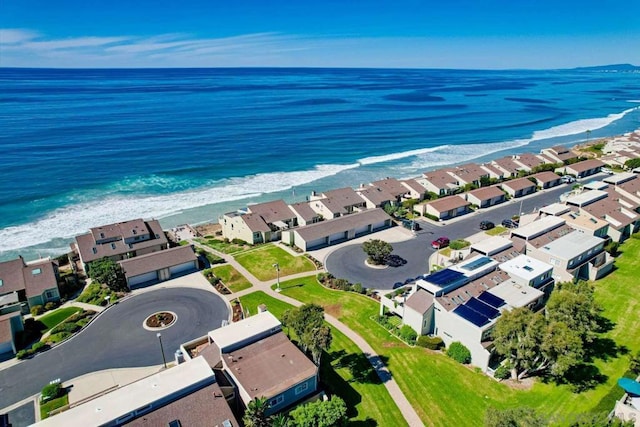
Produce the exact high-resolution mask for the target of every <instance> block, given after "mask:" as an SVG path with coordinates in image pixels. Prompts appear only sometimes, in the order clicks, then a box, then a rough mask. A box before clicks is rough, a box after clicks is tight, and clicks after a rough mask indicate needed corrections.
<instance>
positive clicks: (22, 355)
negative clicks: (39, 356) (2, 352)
mask: <svg viewBox="0 0 640 427" xmlns="http://www.w3.org/2000/svg"><path fill="white" fill-rule="evenodd" d="M32 354H33V351H31V350H20V351H19V352H17V353H16V357H17V358H18V359H24V358H25V357H27V356H31V355H32Z"/></svg>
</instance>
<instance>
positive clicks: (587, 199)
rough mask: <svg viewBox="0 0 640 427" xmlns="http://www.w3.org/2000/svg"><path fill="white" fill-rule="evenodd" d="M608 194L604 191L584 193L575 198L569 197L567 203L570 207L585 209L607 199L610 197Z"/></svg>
mask: <svg viewBox="0 0 640 427" xmlns="http://www.w3.org/2000/svg"><path fill="white" fill-rule="evenodd" d="M608 194H609V193H607V192H606V191H603V190H589V191H583V192H582V193H580V194H576V195H575V196H571V197H568V198H567V200H566V202H567V204H568V205H574V206H580V207H583V206H586V205H588V204H590V203H593V202H596V201H598V200H601V199H604V198H605V197H607V196H608Z"/></svg>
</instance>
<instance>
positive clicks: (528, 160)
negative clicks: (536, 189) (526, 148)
mask: <svg viewBox="0 0 640 427" xmlns="http://www.w3.org/2000/svg"><path fill="white" fill-rule="evenodd" d="M513 161H514V163H516V164H517V165H519V166H520V168H519V170H523V171H526V172H531V171H532V170H533V169H534V168H536V167H538V166H541V165H543V164H545V163H547V160H546V159H545V158H544V157H542V156H536V155H535V154H532V153H523V154H518V155H516V156H513Z"/></svg>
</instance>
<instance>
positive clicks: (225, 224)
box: [218, 200, 297, 245]
mask: <svg viewBox="0 0 640 427" xmlns="http://www.w3.org/2000/svg"><path fill="white" fill-rule="evenodd" d="M296 221H297V216H296V214H295V213H294V212H293V211H292V210H291V209H290V208H289V206H288V205H287V204H286V203H285V202H284V201H283V200H274V201H271V202H265V203H258V204H255V205H250V206H247V208H246V209H245V210H240V211H236V212H228V213H225V214H224V215H222V216H221V217H220V218H219V220H218V222H219V223H220V225H221V226H222V235H223V236H224V237H225V238H226V239H229V240H233V239H239V240H242V241H245V242H247V243H250V244H252V245H253V244H258V243H266V242H272V241H274V240H279V239H280V233H281V232H282V230H287V229H289V228H291V227H294V226H295V225H296V224H297V222H296Z"/></svg>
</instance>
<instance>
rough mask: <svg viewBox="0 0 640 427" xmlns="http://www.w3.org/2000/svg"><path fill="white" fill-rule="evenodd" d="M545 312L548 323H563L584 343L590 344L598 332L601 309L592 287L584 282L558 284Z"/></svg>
mask: <svg viewBox="0 0 640 427" xmlns="http://www.w3.org/2000/svg"><path fill="white" fill-rule="evenodd" d="M545 311H546V317H547V319H548V320H549V321H550V322H564V323H565V324H566V325H567V326H568V327H569V329H571V330H573V331H575V332H577V333H578V335H579V336H580V337H581V338H582V340H583V342H585V343H591V342H592V341H593V339H594V338H595V335H596V333H597V332H598V318H599V317H600V316H599V313H600V311H601V309H600V307H599V306H598V304H597V303H596V301H595V298H594V295H593V287H592V286H591V285H590V284H588V283H586V282H578V283H572V282H567V283H559V284H558V285H557V287H556V289H555V290H554V291H553V292H552V293H551V297H550V298H549V302H548V303H547V306H546V309H545Z"/></svg>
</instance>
